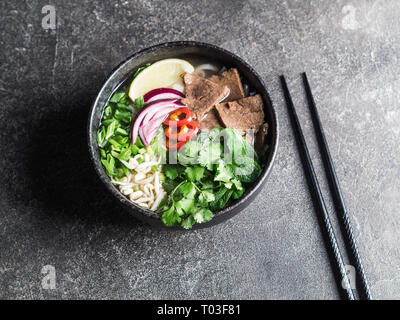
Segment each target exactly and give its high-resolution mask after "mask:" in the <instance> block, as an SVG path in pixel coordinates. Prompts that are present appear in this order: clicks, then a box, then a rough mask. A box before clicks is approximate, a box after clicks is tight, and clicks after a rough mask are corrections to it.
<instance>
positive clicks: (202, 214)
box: [193, 208, 214, 223]
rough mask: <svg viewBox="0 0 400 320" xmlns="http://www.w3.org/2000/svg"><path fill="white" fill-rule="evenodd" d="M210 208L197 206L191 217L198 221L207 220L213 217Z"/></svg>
mask: <svg viewBox="0 0 400 320" xmlns="http://www.w3.org/2000/svg"><path fill="white" fill-rule="evenodd" d="M213 216H214V215H213V213H212V212H211V210H209V209H206V208H199V209H198V210H197V211H196V212H195V213H194V214H193V218H194V220H195V221H196V222H198V223H203V222H208V221H210V220H211V219H212V218H213Z"/></svg>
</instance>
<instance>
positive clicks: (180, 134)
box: [165, 121, 199, 141]
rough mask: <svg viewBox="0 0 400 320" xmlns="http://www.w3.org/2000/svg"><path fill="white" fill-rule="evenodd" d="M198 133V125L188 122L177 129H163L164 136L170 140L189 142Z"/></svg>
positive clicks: (172, 127)
mask: <svg viewBox="0 0 400 320" xmlns="http://www.w3.org/2000/svg"><path fill="white" fill-rule="evenodd" d="M174 131H175V132H174ZM198 131H199V125H198V124H197V122H194V121H190V122H188V123H186V124H185V125H183V126H181V127H179V128H176V127H174V126H170V127H167V128H165V135H166V136H167V137H168V138H169V139H171V140H175V141H189V140H190V139H192V137H193V136H194V135H195V134H197V132H198Z"/></svg>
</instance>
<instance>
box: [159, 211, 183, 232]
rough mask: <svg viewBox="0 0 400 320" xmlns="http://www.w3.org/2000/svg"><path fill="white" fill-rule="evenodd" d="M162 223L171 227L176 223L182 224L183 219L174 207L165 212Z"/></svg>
mask: <svg viewBox="0 0 400 320" xmlns="http://www.w3.org/2000/svg"><path fill="white" fill-rule="evenodd" d="M161 221H162V222H163V223H164V224H165V225H166V226H167V227H171V226H173V225H175V224H176V223H179V222H181V218H180V217H179V215H178V212H176V211H175V208H174V206H172V207H170V208H169V209H168V210H167V211H164V213H163V214H162V217H161Z"/></svg>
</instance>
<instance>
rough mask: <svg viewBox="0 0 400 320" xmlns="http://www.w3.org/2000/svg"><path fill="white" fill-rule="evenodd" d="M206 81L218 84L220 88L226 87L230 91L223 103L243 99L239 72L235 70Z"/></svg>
mask: <svg viewBox="0 0 400 320" xmlns="http://www.w3.org/2000/svg"><path fill="white" fill-rule="evenodd" d="M208 80H210V81H212V82H214V83H216V84H219V85H221V86H227V87H228V88H229V90H230V93H229V96H228V97H227V98H226V99H225V100H224V101H226V102H227V101H234V100H238V99H241V98H244V96H245V95H244V91H243V86H242V82H241V81H240V77H239V72H238V71H237V69H236V68H232V69H229V70H227V71H224V72H222V73H221V74H217V75H214V76H211V77H209V78H208Z"/></svg>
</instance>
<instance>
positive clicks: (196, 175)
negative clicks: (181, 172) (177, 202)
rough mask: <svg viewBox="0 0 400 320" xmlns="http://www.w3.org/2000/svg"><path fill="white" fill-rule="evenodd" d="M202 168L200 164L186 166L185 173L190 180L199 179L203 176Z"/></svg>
mask: <svg viewBox="0 0 400 320" xmlns="http://www.w3.org/2000/svg"><path fill="white" fill-rule="evenodd" d="M204 170H205V169H204V168H203V167H200V166H193V167H186V169H185V174H186V176H187V178H188V179H189V180H190V181H200V180H201V179H202V178H203V176H204Z"/></svg>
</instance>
